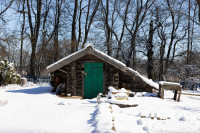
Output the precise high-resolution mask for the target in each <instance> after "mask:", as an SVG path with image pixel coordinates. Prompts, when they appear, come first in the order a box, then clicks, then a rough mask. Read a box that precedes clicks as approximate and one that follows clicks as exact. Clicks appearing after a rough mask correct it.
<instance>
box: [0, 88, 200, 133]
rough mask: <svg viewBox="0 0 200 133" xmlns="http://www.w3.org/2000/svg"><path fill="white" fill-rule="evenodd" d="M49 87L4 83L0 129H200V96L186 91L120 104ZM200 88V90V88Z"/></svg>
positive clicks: (37, 132)
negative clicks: (126, 105)
mask: <svg viewBox="0 0 200 133" xmlns="http://www.w3.org/2000/svg"><path fill="white" fill-rule="evenodd" d="M49 89H50V87H48V86H45V87H39V86H33V85H32V86H30V87H19V86H16V85H11V86H8V87H3V88H2V87H1V88H0V133H64V132H67V133H91V132H92V133H98V132H100V133H105V132H107V133H112V132H117V133H140V132H141V133H143V132H144V133H147V132H149V133H160V132H164V133H188V132H191V133H199V132H200V96H192V95H181V101H180V102H174V101H173V100H172V97H173V93H172V91H165V99H164V100H162V99H159V98H157V97H140V94H138V97H132V98H129V102H131V103H133V104H138V106H137V107H130V108H119V107H118V106H117V105H114V104H110V103H107V102H106V98H102V99H101V101H102V102H101V103H100V104H99V105H97V101H96V99H91V100H90V99H85V100H79V99H64V98H59V97H57V96H55V95H54V94H52V93H49ZM199 94H200V93H199Z"/></svg>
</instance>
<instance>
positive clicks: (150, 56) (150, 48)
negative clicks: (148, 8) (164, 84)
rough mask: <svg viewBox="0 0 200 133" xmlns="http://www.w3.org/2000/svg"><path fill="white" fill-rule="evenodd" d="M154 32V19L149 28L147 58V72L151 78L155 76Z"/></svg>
mask: <svg viewBox="0 0 200 133" xmlns="http://www.w3.org/2000/svg"><path fill="white" fill-rule="evenodd" d="M153 34H154V28H153V21H152V20H151V22H150V28H149V39H148V41H147V47H146V48H147V58H148V63H147V64H148V66H147V73H148V78H149V79H154V78H153Z"/></svg>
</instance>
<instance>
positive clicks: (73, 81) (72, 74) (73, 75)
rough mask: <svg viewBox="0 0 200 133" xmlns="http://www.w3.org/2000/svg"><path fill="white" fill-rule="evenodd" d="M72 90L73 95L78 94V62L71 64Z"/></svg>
mask: <svg viewBox="0 0 200 133" xmlns="http://www.w3.org/2000/svg"><path fill="white" fill-rule="evenodd" d="M71 90H72V95H76V62H73V63H72V65H71Z"/></svg>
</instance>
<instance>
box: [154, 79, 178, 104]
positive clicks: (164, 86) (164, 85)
mask: <svg viewBox="0 0 200 133" xmlns="http://www.w3.org/2000/svg"><path fill="white" fill-rule="evenodd" d="M164 90H173V91H174V100H175V101H177V102H179V101H180V97H181V91H182V86H181V85H180V84H179V83H173V82H163V81H161V82H159V95H158V96H159V97H160V98H162V99H164ZM178 92H179V94H178ZM177 95H178V98H177Z"/></svg>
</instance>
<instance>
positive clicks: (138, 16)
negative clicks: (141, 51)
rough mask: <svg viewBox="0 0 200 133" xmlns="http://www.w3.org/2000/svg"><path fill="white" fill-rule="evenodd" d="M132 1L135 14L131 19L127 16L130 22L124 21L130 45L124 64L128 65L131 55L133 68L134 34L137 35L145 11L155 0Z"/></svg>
mask: <svg viewBox="0 0 200 133" xmlns="http://www.w3.org/2000/svg"><path fill="white" fill-rule="evenodd" d="M134 2H135V1H134ZM134 2H133V3H132V4H133V5H134V6H135V7H136V11H135V16H134V18H133V19H131V18H128V19H129V20H131V23H130V24H129V23H128V22H126V29H127V30H128V32H129V34H130V36H131V46H130V49H129V52H128V57H127V61H126V65H127V66H130V63H131V57H132V63H133V68H135V67H136V36H137V33H138V30H139V28H140V26H141V24H142V22H143V20H144V18H145V16H146V14H147V11H148V10H149V8H150V7H151V6H152V5H153V3H154V2H155V0H152V1H150V0H147V1H145V3H144V1H143V0H140V1H136V3H134ZM133 9H135V8H133Z"/></svg>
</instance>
